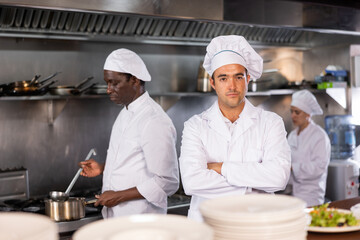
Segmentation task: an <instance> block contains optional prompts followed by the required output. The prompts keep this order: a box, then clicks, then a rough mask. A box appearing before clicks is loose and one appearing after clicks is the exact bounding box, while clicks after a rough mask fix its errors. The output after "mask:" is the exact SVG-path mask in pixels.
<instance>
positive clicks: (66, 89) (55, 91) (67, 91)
mask: <svg viewBox="0 0 360 240" xmlns="http://www.w3.org/2000/svg"><path fill="white" fill-rule="evenodd" d="M93 78H94V77H87V78H85V79H84V80H83V81H82V82H80V83H79V84H77V85H75V86H69V85H64V86H57V87H52V88H50V90H49V91H50V94H52V95H61V96H71V95H80V94H81V93H82V92H84V91H86V90H87V89H89V88H91V87H93V86H94V85H96V83H94V84H92V85H89V86H87V87H84V88H81V87H82V86H83V85H85V84H86V83H87V82H89V81H90V80H91V79H93ZM80 88H81V89H80Z"/></svg>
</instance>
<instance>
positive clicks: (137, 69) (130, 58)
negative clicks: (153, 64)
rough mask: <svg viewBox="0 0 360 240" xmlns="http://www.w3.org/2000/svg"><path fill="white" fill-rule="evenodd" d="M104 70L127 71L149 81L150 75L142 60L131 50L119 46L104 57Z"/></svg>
mask: <svg viewBox="0 0 360 240" xmlns="http://www.w3.org/2000/svg"><path fill="white" fill-rule="evenodd" d="M104 70H109V71H114V72H120V73H129V74H131V75H133V76H135V77H137V78H138V79H140V80H143V81H151V76H150V74H149V72H148V70H147V68H146V66H145V63H144V62H143V60H142V59H141V58H140V57H139V56H138V55H137V54H136V53H134V52H133V51H130V50H128V49H125V48H120V49H118V50H115V51H113V52H112V53H110V55H109V56H108V57H107V58H106V61H105V64H104Z"/></svg>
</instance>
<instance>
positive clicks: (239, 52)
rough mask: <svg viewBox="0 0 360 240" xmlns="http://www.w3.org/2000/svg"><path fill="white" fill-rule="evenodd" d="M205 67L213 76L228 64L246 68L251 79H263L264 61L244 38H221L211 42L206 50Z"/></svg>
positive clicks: (230, 36) (233, 36) (234, 36)
mask: <svg viewBox="0 0 360 240" xmlns="http://www.w3.org/2000/svg"><path fill="white" fill-rule="evenodd" d="M206 52H207V53H206V55H205V59H204V64H203V67H204V68H205V70H206V72H208V73H209V74H210V76H212V75H213V73H214V72H215V70H216V69H218V68H219V67H222V66H224V65H227V64H240V65H242V66H244V67H245V68H246V69H247V71H248V73H249V75H250V76H251V78H253V79H258V78H260V77H261V74H262V70H263V59H262V58H261V57H260V56H259V54H257V53H256V52H255V50H254V49H253V48H252V47H251V46H250V44H249V43H248V42H247V41H246V39H245V38H244V37H242V36H236V35H229V36H219V37H216V38H214V39H212V40H211V42H210V43H209V45H208V46H207V48H206Z"/></svg>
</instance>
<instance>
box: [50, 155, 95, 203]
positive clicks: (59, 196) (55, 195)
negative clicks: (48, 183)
mask: <svg viewBox="0 0 360 240" xmlns="http://www.w3.org/2000/svg"><path fill="white" fill-rule="evenodd" d="M93 154H94V155H96V150H95V148H92V149H91V150H90V152H89V153H88V155H87V156H86V159H85V160H89V159H90V157H91V155H93ZM81 171H82V168H79V170H78V171H77V172H76V174H75V176H74V178H73V179H72V180H71V182H70V184H69V186H68V188H67V189H66V191H65V192H59V191H51V192H50V193H49V195H50V198H51V199H52V200H54V201H66V200H67V199H68V198H69V193H70V191H71V189H72V187H73V186H74V184H75V182H76V180H77V179H78V178H79V175H80V173H81Z"/></svg>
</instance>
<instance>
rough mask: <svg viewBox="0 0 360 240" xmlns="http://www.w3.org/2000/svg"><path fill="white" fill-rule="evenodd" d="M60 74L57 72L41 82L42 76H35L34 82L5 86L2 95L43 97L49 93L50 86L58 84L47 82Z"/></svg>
mask: <svg viewBox="0 0 360 240" xmlns="http://www.w3.org/2000/svg"><path fill="white" fill-rule="evenodd" d="M59 73H60V72H56V73H54V74H52V75H50V76H48V77H46V78H45V79H43V80H41V81H38V79H39V78H40V75H35V76H34V77H33V79H32V80H25V81H17V82H12V83H9V84H4V85H2V87H1V88H2V90H1V94H3V95H8V96H29V95H43V94H45V93H46V92H47V91H48V88H49V86H50V85H52V84H54V83H55V82H56V81H52V82H47V81H49V80H50V79H51V78H53V77H55V76H56V75H58V74H59ZM46 82H47V83H46Z"/></svg>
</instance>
